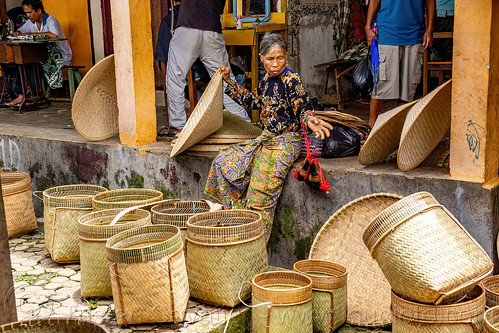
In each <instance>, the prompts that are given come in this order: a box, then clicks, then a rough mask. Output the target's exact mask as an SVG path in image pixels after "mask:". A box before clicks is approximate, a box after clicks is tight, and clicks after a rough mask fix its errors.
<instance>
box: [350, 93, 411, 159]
mask: <svg viewBox="0 0 499 333" xmlns="http://www.w3.org/2000/svg"><path fill="white" fill-rule="evenodd" d="M416 102H417V101H414V102H411V103H407V104H404V105H401V106H398V107H396V108H395V109H393V110H390V111H388V112H385V113H383V114H381V115H380V116H379V117H378V119H377V120H376V123H375V124H374V126H373V128H372V130H371V133H370V134H369V136H368V137H367V140H366V142H365V143H364V145H363V146H362V148H361V149H360V152H359V163H360V164H362V165H371V164H376V163H378V162H380V161H381V160H383V159H384V158H385V157H387V156H388V155H390V154H391V153H393V152H394V151H395V150H397V148H398V145H399V142H400V134H401V133H402V128H403V127H404V122H405V118H406V116H407V112H409V110H410V109H411V108H412V107H413V106H414V104H415V103H416Z"/></svg>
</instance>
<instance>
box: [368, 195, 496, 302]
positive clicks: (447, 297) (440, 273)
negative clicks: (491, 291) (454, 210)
mask: <svg viewBox="0 0 499 333" xmlns="http://www.w3.org/2000/svg"><path fill="white" fill-rule="evenodd" d="M363 240H364V243H365V244H366V246H367V248H368V249H369V250H370V251H371V255H372V256H373V258H375V259H376V261H377V262H378V264H379V266H380V267H381V270H382V271H383V274H384V275H385V276H386V278H387V280H388V282H389V283H390V285H391V287H392V289H393V291H394V292H395V293H396V294H397V295H400V296H402V297H406V298H408V299H411V300H414V301H416V302H421V303H429V304H447V303H452V302H455V301H456V300H459V299H460V298H461V297H463V296H464V295H466V293H468V292H469V291H470V290H471V289H473V287H474V286H475V285H476V284H477V283H478V282H480V280H482V279H484V278H485V277H486V276H487V275H489V274H490V273H491V272H492V269H493V264H492V261H491V260H490V258H489V256H488V255H487V253H486V252H485V251H484V250H483V249H482V248H481V247H480V245H479V244H478V243H477V242H476V241H475V240H474V239H473V238H472V237H471V236H470V234H469V233H468V232H467V231H466V230H465V229H464V227H463V226H462V225H461V224H460V223H459V222H458V221H457V220H456V218H455V217H454V216H453V215H452V214H451V213H450V212H449V211H448V210H447V209H445V207H443V206H442V205H440V204H439V203H438V202H437V200H436V199H435V198H434V197H433V196H432V195H431V194H430V193H428V192H420V193H416V194H413V195H410V196H408V197H405V198H404V199H402V200H400V201H398V202H396V203H395V204H393V205H392V206H390V207H388V208H387V209H385V210H384V211H383V212H381V213H380V214H379V215H378V216H376V217H375V218H374V219H373V221H372V222H371V223H370V224H369V226H368V227H367V228H366V230H365V231H364V235H363Z"/></svg>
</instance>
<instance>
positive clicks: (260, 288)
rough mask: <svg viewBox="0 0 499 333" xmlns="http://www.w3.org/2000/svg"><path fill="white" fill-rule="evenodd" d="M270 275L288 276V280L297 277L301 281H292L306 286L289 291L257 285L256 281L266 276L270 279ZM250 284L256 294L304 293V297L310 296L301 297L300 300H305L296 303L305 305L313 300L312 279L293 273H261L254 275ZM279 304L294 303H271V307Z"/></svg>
mask: <svg viewBox="0 0 499 333" xmlns="http://www.w3.org/2000/svg"><path fill="white" fill-rule="evenodd" d="M272 275H288V276H289V279H290V280H291V279H292V276H294V277H299V279H301V280H298V279H295V280H293V281H294V282H299V281H306V284H305V285H301V286H297V287H296V288H290V289H275V288H268V287H265V286H262V285H260V284H258V282H257V280H259V279H264V278H265V277H267V276H270V277H272ZM251 284H252V288H255V289H256V290H257V291H256V293H258V294H259V293H260V292H267V293H278V294H283V293H293V294H298V293H304V295H305V293H306V294H308V293H309V294H310V295H309V296H307V297H306V298H305V297H301V298H305V299H303V300H299V302H298V303H306V302H308V301H310V300H312V298H313V292H312V285H313V281H312V279H311V278H310V277H308V276H307V275H305V274H302V273H299V272H295V271H290V270H283V271H268V272H263V273H260V274H257V275H255V276H254V277H253V279H251ZM253 294H255V290H254V291H253ZM305 296H306V295H305ZM260 301H264V300H260ZM280 304H281V305H292V304H295V303H274V302H272V305H280Z"/></svg>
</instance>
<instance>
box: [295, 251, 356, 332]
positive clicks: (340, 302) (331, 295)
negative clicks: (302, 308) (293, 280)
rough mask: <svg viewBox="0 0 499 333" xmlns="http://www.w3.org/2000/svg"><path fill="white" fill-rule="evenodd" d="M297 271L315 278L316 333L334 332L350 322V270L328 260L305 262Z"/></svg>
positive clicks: (313, 285)
mask: <svg viewBox="0 0 499 333" xmlns="http://www.w3.org/2000/svg"><path fill="white" fill-rule="evenodd" d="M293 269H294V270H295V271H297V272H299V273H302V274H305V275H306V276H308V277H309V278H310V279H312V290H313V293H314V299H313V301H312V314H313V323H314V332H318V333H329V332H334V331H335V330H336V329H337V328H338V327H340V326H341V325H343V324H344V323H345V321H346V319H347V270H346V268H345V267H343V266H341V265H338V264H335V263H332V262H329V261H324V260H312V259H309V260H301V261H298V262H296V263H295V264H294V266H293Z"/></svg>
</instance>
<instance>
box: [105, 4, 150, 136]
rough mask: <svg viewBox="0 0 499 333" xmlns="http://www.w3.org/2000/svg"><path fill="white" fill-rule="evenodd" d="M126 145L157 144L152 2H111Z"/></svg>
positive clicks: (122, 131)
mask: <svg viewBox="0 0 499 333" xmlns="http://www.w3.org/2000/svg"><path fill="white" fill-rule="evenodd" d="M111 15H112V21H113V36H114V37H113V38H114V59H115V67H116V94H117V97H118V109H119V129H120V140H121V143H122V144H125V145H129V146H140V145H145V144H148V143H151V142H154V141H156V105H155V102H156V100H155V98H156V96H155V87H154V65H153V47H152V31H151V5H150V0H111Z"/></svg>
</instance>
